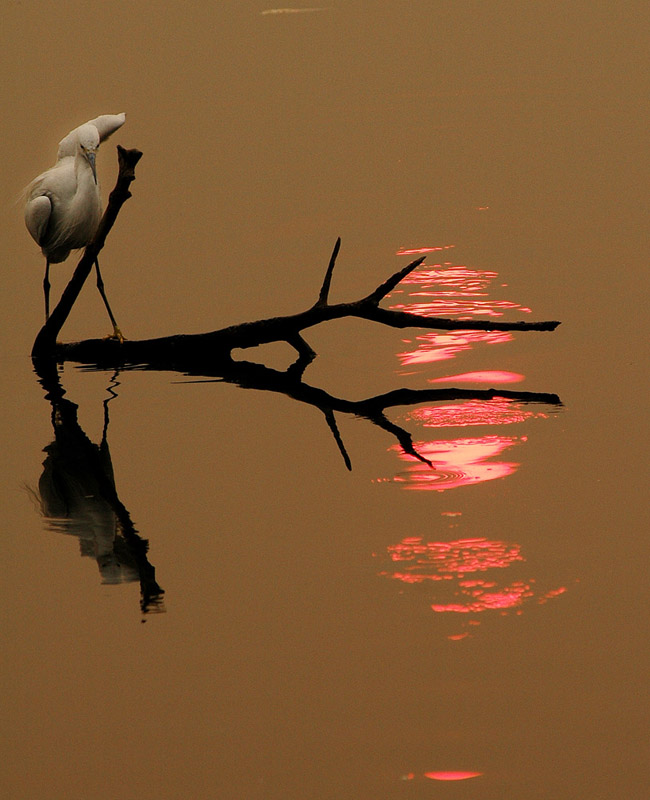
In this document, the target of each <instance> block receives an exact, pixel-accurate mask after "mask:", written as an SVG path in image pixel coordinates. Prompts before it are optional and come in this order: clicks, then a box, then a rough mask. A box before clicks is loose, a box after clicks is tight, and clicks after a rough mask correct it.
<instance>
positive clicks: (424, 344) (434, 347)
mask: <svg viewBox="0 0 650 800" xmlns="http://www.w3.org/2000/svg"><path fill="white" fill-rule="evenodd" d="M510 341H512V334H511V333H508V332H507V331H463V330H458V331H451V332H446V333H423V334H422V335H420V336H417V337H416V338H415V344H416V349H415V350H411V351H408V352H404V353H398V354H397V357H398V358H399V360H400V361H401V363H402V364H404V365H407V364H429V363H432V362H434V361H445V360H446V359H450V358H455V357H456V356H457V355H458V353H462V352H464V351H466V350H471V349H472V348H473V347H474V346H475V345H476V344H503V343H504V342H510Z"/></svg>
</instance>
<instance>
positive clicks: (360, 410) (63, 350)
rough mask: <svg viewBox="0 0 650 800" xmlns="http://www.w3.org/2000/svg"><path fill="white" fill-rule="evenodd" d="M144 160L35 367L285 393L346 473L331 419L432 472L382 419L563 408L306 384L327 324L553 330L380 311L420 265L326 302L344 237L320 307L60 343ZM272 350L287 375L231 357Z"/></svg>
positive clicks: (115, 200)
mask: <svg viewBox="0 0 650 800" xmlns="http://www.w3.org/2000/svg"><path fill="white" fill-rule="evenodd" d="M141 156H142V153H140V151H138V150H124V149H123V148H121V147H119V146H118V161H119V174H118V178H117V183H116V186H115V188H114V190H113V191H112V192H111V194H110V197H109V202H108V206H107V209H106V212H105V214H104V216H103V218H102V221H101V223H100V226H99V229H98V231H97V234H96V236H95V238H94V239H93V241H92V242H91V243H90V244H89V245H88V247H87V248H86V250H85V252H84V254H83V256H82V258H81V261H80V262H79V264H78V265H77V268H76V270H75V272H74V274H73V276H72V278H71V280H70V282H69V284H68V286H67V287H66V289H65V291H64V292H63V295H62V297H61V300H60V301H59V304H58V305H57V307H56V308H55V309H54V311H53V312H52V315H51V316H50V319H49V320H48V322H47V323H46V324H45V325H44V326H43V328H42V329H41V331H40V332H39V334H38V336H37V337H36V341H35V342H34V347H33V350H32V357H33V359H34V363H35V365H36V366H37V370H38V371H40V369H38V362H39V361H46V362H55V361H56V362H58V363H63V362H66V361H69V362H76V363H81V364H86V365H89V366H91V367H93V368H96V369H109V368H110V369H129V368H134V367H135V368H138V369H148V370H171V371H174V372H180V373H184V374H186V375H188V376H203V377H204V378H207V379H214V380H220V381H227V382H230V383H235V384H238V385H239V386H242V387H246V388H254V389H260V390H265V391H274V392H281V393H283V394H286V395H288V396H289V397H292V398H293V399H295V400H298V401H300V402H304V403H308V404H310V405H312V406H314V407H316V408H318V409H319V410H320V411H321V412H322V413H323V415H324V417H325V420H326V422H327V425H328V427H329V429H330V431H331V432H332V435H333V437H334V439H335V441H336V444H337V447H338V449H339V451H340V452H341V455H342V457H343V459H344V461H345V464H346V466H347V468H348V469H350V468H351V461H350V457H349V455H348V453H347V451H346V448H345V445H344V443H343V440H342V437H341V435H340V432H339V429H338V425H337V422H336V418H335V415H334V414H335V412H343V413H349V414H354V415H356V416H358V417H362V418H365V419H367V420H369V421H370V422H372V423H373V424H374V425H377V426H378V427H380V428H382V429H383V430H385V431H387V432H388V433H390V434H391V435H392V436H394V437H395V438H396V439H397V441H398V442H399V444H400V445H401V447H402V448H403V449H404V451H405V452H406V453H408V454H410V455H412V456H414V457H415V458H417V459H419V460H420V461H423V462H425V463H427V464H429V465H430V466H433V465H432V463H431V462H430V461H429V460H427V459H426V458H425V457H424V456H422V455H421V454H419V453H418V452H417V451H416V449H415V447H414V445H413V441H412V437H411V435H410V434H409V433H408V431H406V430H405V429H403V428H401V427H400V426H398V425H396V424H395V423H393V422H391V421H390V420H389V419H388V418H387V417H386V415H385V412H386V410H387V409H388V408H391V407H394V406H400V405H414V404H416V403H422V402H436V401H445V400H461V399H485V400H489V399H492V398H495V397H503V398H509V399H513V400H518V401H520V402H541V403H550V404H560V400H559V398H558V397H557V395H554V394H548V393H539V392H513V391H508V390H504V389H484V390H469V389H419V390H418V389H396V390H394V391H392V392H388V393H386V394H383V395H377V396H374V397H369V398H367V399H365V400H358V401H352V400H346V399H344V398H338V397H335V396H333V395H330V394H329V393H327V392H325V391H324V390H322V389H319V388H317V387H314V386H310V385H309V384H307V383H305V382H304V380H303V375H304V372H305V369H306V368H307V366H308V365H309V364H310V363H311V362H312V361H313V360H314V358H315V357H316V355H317V353H316V352H315V351H314V350H313V349H312V347H311V346H310V345H309V343H308V342H307V340H306V339H305V338H304V335H303V334H304V331H305V330H307V329H309V328H313V327H315V326H316V325H320V324H322V323H324V322H329V321H332V320H337V319H342V318H345V317H357V318H360V319H365V320H368V321H372V322H377V323H380V324H382V325H386V326H389V327H392V328H424V329H434V330H458V329H459V328H462V329H463V330H482V331H553V330H555V328H557V326H558V325H559V324H560V323H559V322H558V321H542V322H495V321H491V320H463V321H462V322H460V321H458V320H455V319H448V318H445V317H430V316H423V315H419V314H410V313H408V312H405V311H395V310H392V309H385V308H382V307H381V306H380V305H379V304H380V302H381V301H382V300H383V299H384V298H385V297H386V295H387V294H389V292H391V291H392V290H393V289H394V288H395V287H396V286H397V285H398V284H399V283H400V281H402V280H403V279H404V278H405V277H406V276H407V275H408V274H409V273H411V272H412V271H413V270H414V269H416V268H417V267H418V266H419V265H420V264H422V262H423V261H424V257H422V258H418V259H416V260H415V261H412V262H411V263H410V264H408V265H407V266H406V267H404V268H402V269H400V270H398V271H397V272H395V273H394V274H393V275H391V276H390V277H389V278H388V279H387V280H385V281H384V282H383V283H381V284H380V285H379V286H377V287H376V288H375V289H373V291H371V292H370V293H369V294H367V295H366V296H365V297H362V298H360V299H358V300H353V301H350V302H346V303H330V301H329V294H330V287H331V283H332V276H333V273H334V268H335V265H336V259H337V256H338V254H339V250H340V247H341V239H340V238H338V239H337V240H336V244H335V245H334V249H333V252H332V255H331V257H330V260H329V263H328V266H327V269H326V272H325V276H324V279H323V283H322V285H321V288H320V291H319V294H318V297H317V299H316V301H315V302H314V304H313V305H312V306H311V307H309V308H307V309H306V310H305V311H302V312H299V313H297V314H290V315H287V316H282V317H271V318H268V319H261V320H255V321H250V322H243V323H240V324H237V325H231V326H229V327H227V328H222V329H220V330H216V331H211V332H209V333H200V334H176V335H172V336H164V337H159V338H156V339H143V340H138V341H128V340H124V341H120V340H118V339H114V338H113V339H86V340H83V341H80V342H69V343H57V342H56V337H57V335H58V333H59V332H60V330H61V328H62V326H63V324H64V323H65V321H66V319H67V317H68V314H69V313H70V310H71V309H72V306H73V305H74V302H75V301H76V299H77V297H78V295H79V292H80V291H81V288H82V286H83V284H84V282H85V280H86V278H87V277H88V275H89V273H90V270H91V268H92V266H93V264H94V261H95V259H96V258H97V254H98V253H99V251H100V250H101V249H102V247H103V246H104V242H105V241H106V237H107V235H108V233H109V232H110V230H111V228H112V226H113V224H114V222H115V220H116V218H117V215H118V214H119V212H120V209H121V208H122V206H123V204H124V203H125V202H126V200H127V199H128V198H129V197H130V196H131V193H130V191H129V187H130V185H131V183H132V181H133V180H134V179H135V166H136V164H137V163H138V161H139V159H140V157H141ZM271 342H286V343H287V344H289V345H290V346H291V347H292V348H293V349H294V350H295V351H296V353H297V359H296V361H295V362H294V363H293V364H291V366H290V367H288V369H287V370H286V371H284V372H282V371H278V370H274V369H271V368H269V367H266V366H264V365H262V364H256V363H251V362H247V361H237V360H235V359H234V358H233V356H232V351H233V350H235V349H246V348H252V347H257V346H259V345H262V344H269V343H271Z"/></svg>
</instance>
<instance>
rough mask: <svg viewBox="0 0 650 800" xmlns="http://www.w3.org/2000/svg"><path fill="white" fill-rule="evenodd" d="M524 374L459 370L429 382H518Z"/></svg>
mask: <svg viewBox="0 0 650 800" xmlns="http://www.w3.org/2000/svg"><path fill="white" fill-rule="evenodd" d="M524 377H525V376H524V375H520V374H519V373H518V372H505V371H501V370H486V371H485V372H461V373H460V375H447V376H445V377H444V378H430V379H429V383H519V382H520V381H523V380H524Z"/></svg>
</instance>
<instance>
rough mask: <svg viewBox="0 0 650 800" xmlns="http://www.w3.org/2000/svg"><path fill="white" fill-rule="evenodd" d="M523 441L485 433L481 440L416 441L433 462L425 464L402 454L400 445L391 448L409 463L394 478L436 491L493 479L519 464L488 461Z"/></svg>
mask: <svg viewBox="0 0 650 800" xmlns="http://www.w3.org/2000/svg"><path fill="white" fill-rule="evenodd" d="M520 441H524V440H522V439H517V438H516V437H507V436H484V437H482V438H481V439H455V440H453V441H435V442H419V443H417V444H416V445H415V449H416V450H417V451H418V453H420V454H421V455H423V456H425V457H426V458H428V459H429V460H430V461H431V462H433V464H434V468H433V469H431V467H429V466H428V465H427V464H423V463H422V462H420V461H418V460H417V459H415V458H414V457H413V456H410V455H407V454H405V453H404V452H403V451H402V450H401V448H400V447H399V445H394V446H393V447H392V448H391V449H392V450H395V451H398V452H399V453H400V458H401V459H402V460H403V461H408V462H409V463H410V465H411V466H409V468H408V469H407V470H406V471H404V472H402V473H400V474H398V475H396V476H395V478H394V481H395V482H396V483H402V484H403V487H404V488H405V489H414V490H419V491H422V490H431V489H433V490H437V491H444V490H446V489H455V488H457V487H459V486H467V485H470V484H473V483H482V482H483V481H492V480H495V479H497V478H504V477H506V476H507V475H511V474H512V473H513V472H515V470H516V469H517V468H518V467H519V463H514V462H497V461H487V459H489V458H493V457H494V456H497V455H499V454H500V453H501V452H502V451H503V450H505V449H506V448H508V447H512V445H514V444H517V443H519V442H520Z"/></svg>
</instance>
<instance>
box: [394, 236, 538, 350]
mask: <svg viewBox="0 0 650 800" xmlns="http://www.w3.org/2000/svg"><path fill="white" fill-rule="evenodd" d="M434 249H435V248H419V249H411V250H408V251H406V250H404V251H400V253H399V254H406V253H407V252H408V253H409V254H415V253H419V252H432V251H433V250H434ZM497 277H498V273H496V272H492V271H489V270H479V269H469V268H468V267H466V266H464V265H453V264H450V263H448V262H447V263H445V264H444V265H443V264H435V265H433V266H426V267H419V268H418V269H416V270H414V271H413V272H412V273H410V274H409V275H407V276H406V277H405V278H404V279H403V280H402V281H401V283H400V285H399V286H398V287H397V288H396V289H395V290H394V291H393V292H392V293H391V295H390V296H391V297H393V299H396V298H397V296H398V295H405V301H404V302H400V303H396V304H395V305H391V308H392V309H394V310H399V311H405V312H407V313H410V314H422V315H424V316H444V317H457V318H458V323H459V330H458V331H452V332H449V333H444V334H435V333H430V334H425V335H422V336H418V337H417V338H416V339H415V344H416V350H415V351H412V352H408V353H400V354H399V358H400V360H401V362H402V364H424V363H431V362H435V361H442V360H444V359H449V358H454V357H455V356H456V355H458V353H460V352H462V351H464V350H470V349H471V348H472V347H474V346H475V345H476V344H478V343H482V344H496V343H500V342H506V341H509V340H510V339H512V336H511V335H510V334H508V333H505V332H485V331H463V330H461V328H462V321H463V320H467V319H473V318H474V317H476V316H482V317H488V318H489V317H492V318H494V317H502V316H503V315H504V314H505V313H507V312H510V311H517V312H519V313H530V308H527V307H525V306H522V305H521V304H519V303H515V302H512V301H510V300H498V299H492V298H490V292H489V289H490V284H491V283H492V281H493V280H494V279H495V278H497Z"/></svg>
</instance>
